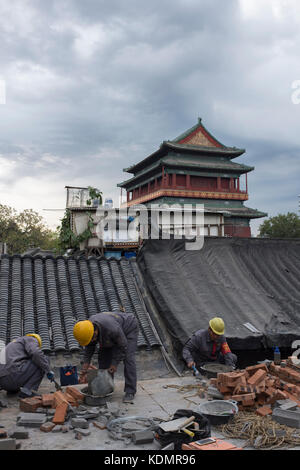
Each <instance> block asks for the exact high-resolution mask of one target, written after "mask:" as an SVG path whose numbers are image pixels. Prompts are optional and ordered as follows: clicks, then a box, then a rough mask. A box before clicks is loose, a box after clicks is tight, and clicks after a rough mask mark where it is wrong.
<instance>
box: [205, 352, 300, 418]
mask: <svg viewBox="0 0 300 470" xmlns="http://www.w3.org/2000/svg"><path fill="white" fill-rule="evenodd" d="M211 384H212V385H215V386H216V387H217V388H218V390H219V392H221V393H222V394H223V395H224V398H225V399H226V400H229V399H231V400H235V401H237V402H238V405H239V409H240V410H243V409H247V408H253V407H255V408H258V407H260V406H261V407H262V406H265V405H270V406H271V405H274V404H275V402H276V401H278V400H286V399H288V400H293V401H295V402H296V403H297V404H298V405H300V368H298V367H297V366H295V365H294V362H293V360H292V358H289V359H288V360H287V361H283V362H282V365H281V366H277V365H275V364H274V363H271V365H270V368H268V367H267V365H266V364H257V365H256V366H250V367H246V369H245V370H239V371H234V372H228V373H220V374H218V377H217V379H211Z"/></svg>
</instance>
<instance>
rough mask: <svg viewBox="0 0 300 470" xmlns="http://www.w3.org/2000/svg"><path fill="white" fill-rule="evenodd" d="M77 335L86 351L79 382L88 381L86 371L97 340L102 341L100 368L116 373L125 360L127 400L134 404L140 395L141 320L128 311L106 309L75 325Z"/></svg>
mask: <svg viewBox="0 0 300 470" xmlns="http://www.w3.org/2000/svg"><path fill="white" fill-rule="evenodd" d="M74 336H75V338H76V340H77V341H78V343H79V344H80V346H86V347H85V350H84V359H83V366H82V369H81V373H80V378H79V383H85V382H86V374H87V370H88V368H89V365H90V362H91V360H92V357H93V354H94V352H95V348H96V345H97V343H98V344H99V354H98V363H99V369H108V371H109V372H110V373H111V374H112V375H114V373H115V372H116V370H117V367H118V364H119V363H120V362H121V361H124V376H125V388H124V392H125V396H124V398H123V402H124V403H133V400H134V395H135V394H136V382H137V376H136V361H135V353H136V349H137V337H138V322H137V320H136V318H135V316H134V315H131V314H128V313H125V312H103V313H97V314H96V315H92V316H91V317H90V318H89V320H83V321H79V322H77V323H76V324H75V326H74Z"/></svg>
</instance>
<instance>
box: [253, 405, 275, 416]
mask: <svg viewBox="0 0 300 470" xmlns="http://www.w3.org/2000/svg"><path fill="white" fill-rule="evenodd" d="M256 414H258V415H259V416H268V415H271V414H272V409H271V407H270V406H262V407H261V408H258V409H257V410H256Z"/></svg>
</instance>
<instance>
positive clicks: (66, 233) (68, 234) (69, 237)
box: [57, 186, 102, 252]
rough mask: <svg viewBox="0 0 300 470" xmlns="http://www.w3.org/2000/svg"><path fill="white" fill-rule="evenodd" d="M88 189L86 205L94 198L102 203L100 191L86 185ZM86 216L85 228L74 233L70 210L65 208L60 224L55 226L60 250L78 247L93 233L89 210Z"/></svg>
mask: <svg viewBox="0 0 300 470" xmlns="http://www.w3.org/2000/svg"><path fill="white" fill-rule="evenodd" d="M88 190H89V199H88V200H87V201H86V203H87V205H88V206H90V205H91V204H92V201H94V200H95V199H96V200H98V201H99V204H102V192H100V191H98V189H96V188H92V187H91V186H89V187H88ZM86 214H87V216H88V224H87V228H86V230H85V231H84V232H82V233H81V234H80V235H75V233H74V232H73V230H72V229H71V211H70V210H69V209H66V211H65V215H64V217H63V218H62V219H61V225H60V226H59V227H57V229H58V231H59V234H58V240H59V241H58V247H59V251H60V252H65V251H66V250H68V249H70V248H79V245H80V243H82V242H84V241H85V240H88V239H89V238H91V236H92V235H93V232H92V231H93V228H94V224H93V218H92V215H91V214H90V213H89V212H86Z"/></svg>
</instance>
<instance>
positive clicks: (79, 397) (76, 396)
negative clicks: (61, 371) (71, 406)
mask: <svg viewBox="0 0 300 470" xmlns="http://www.w3.org/2000/svg"><path fill="white" fill-rule="evenodd" d="M66 393H68V394H69V395H71V396H72V397H73V398H74V399H75V400H77V401H78V402H82V401H83V399H84V395H83V394H82V393H81V392H80V391H79V390H78V389H77V388H75V387H71V386H69V387H67V388H66Z"/></svg>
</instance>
